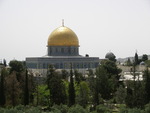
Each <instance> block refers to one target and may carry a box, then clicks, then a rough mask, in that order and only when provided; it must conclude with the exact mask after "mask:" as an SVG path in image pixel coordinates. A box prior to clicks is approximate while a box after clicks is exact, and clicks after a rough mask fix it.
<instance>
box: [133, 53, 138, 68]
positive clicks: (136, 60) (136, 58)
mask: <svg viewBox="0 0 150 113" xmlns="http://www.w3.org/2000/svg"><path fill="white" fill-rule="evenodd" d="M138 64H139V58H138V54H137V53H135V56H134V65H135V66H136V65H138Z"/></svg>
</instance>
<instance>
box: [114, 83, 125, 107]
mask: <svg viewBox="0 0 150 113" xmlns="http://www.w3.org/2000/svg"><path fill="white" fill-rule="evenodd" d="M115 97H116V101H117V103H118V104H124V103H125V98H126V89H125V88H124V87H123V86H122V85H121V86H119V88H118V89H117V91H116V96H115Z"/></svg>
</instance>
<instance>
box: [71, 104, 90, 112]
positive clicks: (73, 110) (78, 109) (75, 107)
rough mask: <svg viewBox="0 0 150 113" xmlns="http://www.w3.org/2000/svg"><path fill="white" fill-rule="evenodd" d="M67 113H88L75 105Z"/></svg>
mask: <svg viewBox="0 0 150 113" xmlns="http://www.w3.org/2000/svg"><path fill="white" fill-rule="evenodd" d="M68 113H88V111H87V110H86V109H84V108H83V107H82V106H80V105H75V106H72V107H71V108H70V109H69V111H68Z"/></svg>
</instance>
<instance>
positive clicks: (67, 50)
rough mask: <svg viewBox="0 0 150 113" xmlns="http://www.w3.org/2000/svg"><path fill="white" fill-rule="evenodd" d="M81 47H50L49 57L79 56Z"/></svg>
mask: <svg viewBox="0 0 150 113" xmlns="http://www.w3.org/2000/svg"><path fill="white" fill-rule="evenodd" d="M78 55H79V47H76V46H48V56H78Z"/></svg>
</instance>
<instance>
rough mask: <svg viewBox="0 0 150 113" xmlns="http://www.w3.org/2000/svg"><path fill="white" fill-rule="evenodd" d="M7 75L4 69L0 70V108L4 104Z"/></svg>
mask: <svg viewBox="0 0 150 113" xmlns="http://www.w3.org/2000/svg"><path fill="white" fill-rule="evenodd" d="M6 75H7V71H6V69H5V68H3V69H2V70H1V77H0V106H4V105H5V103H6V95H5V85H4V82H5V77H6Z"/></svg>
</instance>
